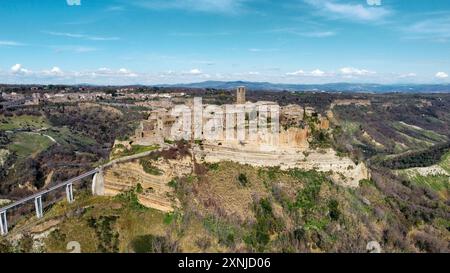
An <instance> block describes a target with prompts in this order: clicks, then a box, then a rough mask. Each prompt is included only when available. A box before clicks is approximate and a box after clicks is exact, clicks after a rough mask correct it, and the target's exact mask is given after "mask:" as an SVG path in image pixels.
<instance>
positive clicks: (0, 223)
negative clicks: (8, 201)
mask: <svg viewBox="0 0 450 273" xmlns="http://www.w3.org/2000/svg"><path fill="white" fill-rule="evenodd" d="M6 234H8V220H7V219H6V210H4V211H1V212H0V235H6Z"/></svg>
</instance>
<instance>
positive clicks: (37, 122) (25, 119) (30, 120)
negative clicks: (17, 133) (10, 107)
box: [0, 115, 50, 131]
mask: <svg viewBox="0 0 450 273" xmlns="http://www.w3.org/2000/svg"><path fill="white" fill-rule="evenodd" d="M49 126H50V125H49V123H48V121H47V120H46V119H45V118H44V117H42V116H29V115H21V116H12V117H5V116H3V115H0V130H5V131H7V130H14V129H20V128H30V129H40V128H44V127H49Z"/></svg>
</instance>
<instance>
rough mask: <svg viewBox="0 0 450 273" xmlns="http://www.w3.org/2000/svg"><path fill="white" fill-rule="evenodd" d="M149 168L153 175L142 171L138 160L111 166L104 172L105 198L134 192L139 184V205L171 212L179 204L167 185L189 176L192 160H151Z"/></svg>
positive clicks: (142, 168) (147, 171) (143, 169)
mask: <svg viewBox="0 0 450 273" xmlns="http://www.w3.org/2000/svg"><path fill="white" fill-rule="evenodd" d="M144 160H148V159H145V158H144ZM151 168H152V170H153V171H149V170H145V168H144V167H143V165H142V163H141V162H140V160H136V161H133V162H127V163H119V164H115V165H113V166H112V167H111V168H109V169H108V170H106V171H105V176H104V185H105V195H107V196H114V195H117V194H120V193H122V192H125V191H129V190H132V189H136V188H137V187H139V186H138V184H139V185H140V188H142V191H140V192H138V193H137V195H138V200H139V202H140V203H141V204H142V205H144V206H146V207H151V208H154V209H158V210H161V211H166V212H170V211H173V210H174V208H175V207H177V206H178V203H179V202H178V200H177V199H176V197H175V196H174V194H173V188H171V187H170V186H169V185H168V183H169V182H170V181H172V180H173V179H175V178H177V177H182V176H186V175H189V174H190V173H191V172H192V160H191V158H190V157H188V156H186V157H183V158H180V159H176V160H170V159H164V158H159V159H156V160H151Z"/></svg>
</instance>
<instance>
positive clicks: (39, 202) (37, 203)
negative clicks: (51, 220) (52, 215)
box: [34, 195, 44, 218]
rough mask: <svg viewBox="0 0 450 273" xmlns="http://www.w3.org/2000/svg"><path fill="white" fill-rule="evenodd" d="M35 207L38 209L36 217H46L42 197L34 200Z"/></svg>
mask: <svg viewBox="0 0 450 273" xmlns="http://www.w3.org/2000/svg"><path fill="white" fill-rule="evenodd" d="M34 206H35V207H36V217H37V218H42V217H43V216H44V213H43V212H42V195H41V196H38V197H36V198H34Z"/></svg>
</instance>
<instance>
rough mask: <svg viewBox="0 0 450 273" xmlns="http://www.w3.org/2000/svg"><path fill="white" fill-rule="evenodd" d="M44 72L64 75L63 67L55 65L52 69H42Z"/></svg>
mask: <svg viewBox="0 0 450 273" xmlns="http://www.w3.org/2000/svg"><path fill="white" fill-rule="evenodd" d="M42 72H43V74H45V75H50V76H62V75H63V74H64V73H63V71H62V70H61V68H59V67H57V66H54V67H53V68H52V69H50V70H44V71H42Z"/></svg>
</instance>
